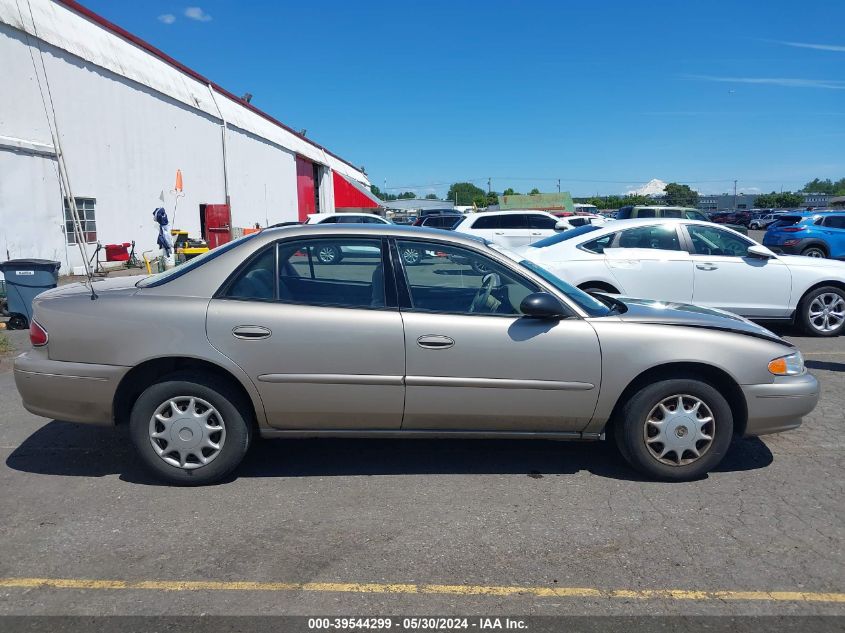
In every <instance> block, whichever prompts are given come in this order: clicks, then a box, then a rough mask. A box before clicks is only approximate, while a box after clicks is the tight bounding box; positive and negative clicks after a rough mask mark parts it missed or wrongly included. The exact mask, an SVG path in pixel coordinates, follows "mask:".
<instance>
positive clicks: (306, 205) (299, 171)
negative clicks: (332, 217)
mask: <svg viewBox="0 0 845 633" xmlns="http://www.w3.org/2000/svg"><path fill="white" fill-rule="evenodd" d="M316 168H317V165H315V164H314V163H312V162H311V161H310V160H308V159H306V158H302V157H301V156H297V157H296V191H297V197H298V198H299V221H300V222H305V221H306V220H307V219H308V214H309V213H318V212H319V210H318V208H317V199H318V197H317V178H316V177H315V175H314V174H315V173H316Z"/></svg>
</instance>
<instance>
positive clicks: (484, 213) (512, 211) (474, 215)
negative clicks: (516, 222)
mask: <svg viewBox="0 0 845 633" xmlns="http://www.w3.org/2000/svg"><path fill="white" fill-rule="evenodd" d="M555 210H556V211H557V209H555ZM515 213H545V214H547V215H551V213H550V212H549V211H544V210H542V209H507V210H501V211H479V212H478V213H467V214H466V216H465V217H468V218H477V217H481V216H489V215H513V214H515Z"/></svg>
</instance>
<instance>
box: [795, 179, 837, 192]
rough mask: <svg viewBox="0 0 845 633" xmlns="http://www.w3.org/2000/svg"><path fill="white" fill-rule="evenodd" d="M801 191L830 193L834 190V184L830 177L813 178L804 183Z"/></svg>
mask: <svg viewBox="0 0 845 633" xmlns="http://www.w3.org/2000/svg"><path fill="white" fill-rule="evenodd" d="M843 180H845V179H843ZM801 191H804V192H806V193H827V194H832V193H834V192H835V191H836V184H835V183H834V182H833V181H832V180H831V179H830V178H825V179H824V180H819V179H818V178H814V179H813V180H811V181H810V182H808V183H807V184H806V185H804V188H803V189H802V190H801Z"/></svg>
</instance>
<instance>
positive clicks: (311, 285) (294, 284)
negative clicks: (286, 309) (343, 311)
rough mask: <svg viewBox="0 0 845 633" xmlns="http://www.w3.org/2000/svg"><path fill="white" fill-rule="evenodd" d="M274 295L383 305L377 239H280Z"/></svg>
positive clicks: (326, 303) (332, 303)
mask: <svg viewBox="0 0 845 633" xmlns="http://www.w3.org/2000/svg"><path fill="white" fill-rule="evenodd" d="M278 249H279V276H278V299H279V301H282V302H285V303H302V304H308V305H318V306H338V307H344V308H383V307H385V305H386V304H385V290H384V289H385V286H384V267H383V266H382V247H381V240H379V239H360V238H343V237H338V238H331V239H319V240H315V239H311V240H295V241H290V242H280V243H279V245H278Z"/></svg>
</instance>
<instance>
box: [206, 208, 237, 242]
mask: <svg viewBox="0 0 845 633" xmlns="http://www.w3.org/2000/svg"><path fill="white" fill-rule="evenodd" d="M200 231H201V232H202V236H203V239H205V241H206V242H208V247H209V248H217V247H218V246H220V245H221V244H225V243H226V242H229V241H231V239H232V212H231V210H230V209H229V205H228V204H201V205H200Z"/></svg>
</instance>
